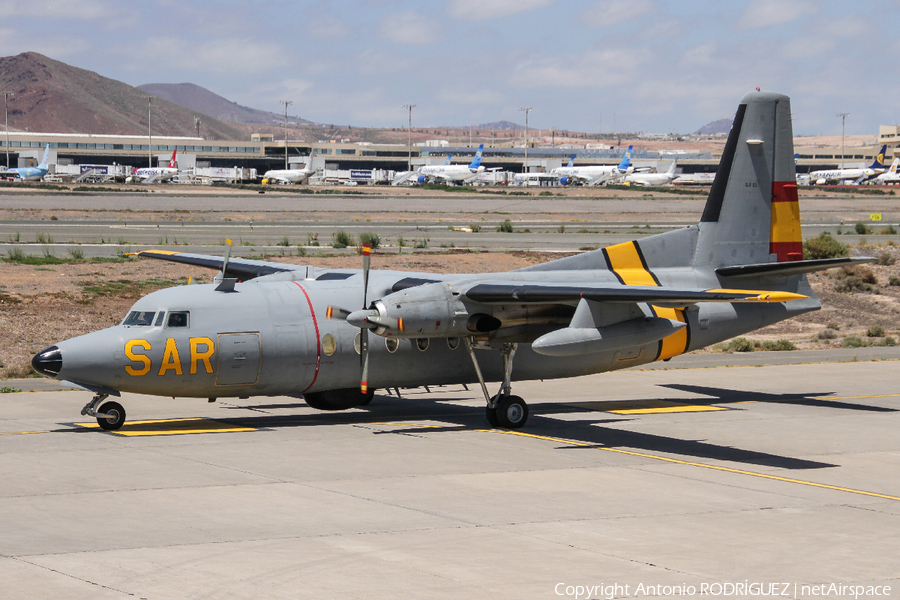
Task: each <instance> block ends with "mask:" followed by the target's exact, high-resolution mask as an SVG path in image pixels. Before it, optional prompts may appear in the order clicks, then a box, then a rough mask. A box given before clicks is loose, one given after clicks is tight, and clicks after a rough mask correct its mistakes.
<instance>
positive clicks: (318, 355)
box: [294, 281, 322, 394]
mask: <svg viewBox="0 0 900 600" xmlns="http://www.w3.org/2000/svg"><path fill="white" fill-rule="evenodd" d="M294 283H295V284H296V285H297V287H298V288H300V291H301V292H303V295H304V296H306V303H307V304H309V314H310V315H312V322H313V327H315V328H316V372H315V373H314V374H313V378H312V381H310V382H309V385H308V386H306V389H305V390H303V391H302V392H300V393H301V394H303V393H305V392H306V390H308V389H309V388H311V387H312V386H313V384H314V383H315V382H316V379H318V378H319V365H321V364H322V344H321V343H320V342H319V321H318V319H316V311H315V309H313V304H312V300H310V299H309V294H307V293H306V290H305V289H303V286H302V285H300V284H299V283H297V282H296V281H295V282H294Z"/></svg>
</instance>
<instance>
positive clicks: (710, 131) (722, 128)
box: [694, 119, 731, 135]
mask: <svg viewBox="0 0 900 600" xmlns="http://www.w3.org/2000/svg"><path fill="white" fill-rule="evenodd" d="M729 131H731V119H719V120H718V121H713V122H712V123H707V124H706V125H704V126H703V127H701V128H700V129H698V130H697V131H695V132H694V135H715V134H717V133H728V132H729Z"/></svg>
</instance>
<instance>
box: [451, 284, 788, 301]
mask: <svg viewBox="0 0 900 600" xmlns="http://www.w3.org/2000/svg"><path fill="white" fill-rule="evenodd" d="M465 296H466V298H468V299H469V300H474V301H475V302H484V303H486V304H502V303H508V302H523V303H535V304H555V303H565V304H574V303H577V302H578V301H579V300H581V299H582V298H585V299H587V300H594V301H595V302H629V303H631V302H649V303H651V304H657V305H662V306H676V307H677V306H685V305H688V304H694V303H696V302H785V301H788V300H800V299H803V298H806V296H802V295H800V294H791V293H788V292H766V291H753V290H700V289H675V288H664V287H649V286H636V285H629V286H622V287H603V288H601V287H589V286H549V285H533V284H519V285H515V284H490V283H485V284H478V285H475V286H473V287H471V288H469V289H468V290H467V291H466V292H465Z"/></svg>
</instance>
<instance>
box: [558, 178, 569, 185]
mask: <svg viewBox="0 0 900 600" xmlns="http://www.w3.org/2000/svg"><path fill="white" fill-rule="evenodd" d="M570 183H572V182H571V180H570V179H569V178H568V177H560V178H559V184H560V185H569V184H570Z"/></svg>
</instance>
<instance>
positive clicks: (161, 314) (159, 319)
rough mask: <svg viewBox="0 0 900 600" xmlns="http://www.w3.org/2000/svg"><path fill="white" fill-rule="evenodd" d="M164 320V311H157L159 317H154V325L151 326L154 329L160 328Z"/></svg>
mask: <svg viewBox="0 0 900 600" xmlns="http://www.w3.org/2000/svg"><path fill="white" fill-rule="evenodd" d="M165 319H166V311H164V310H161V311H159V315H158V316H157V317H156V323H154V324H153V325H154V326H155V327H162V324H163V323H165V322H166V321H165Z"/></svg>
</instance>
